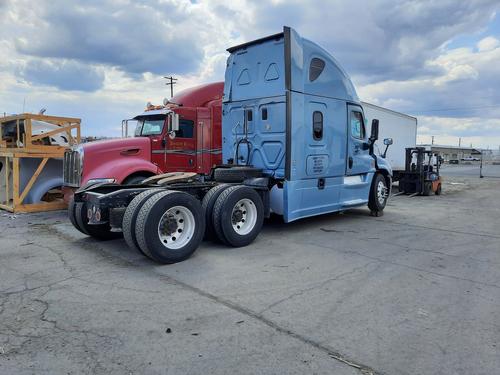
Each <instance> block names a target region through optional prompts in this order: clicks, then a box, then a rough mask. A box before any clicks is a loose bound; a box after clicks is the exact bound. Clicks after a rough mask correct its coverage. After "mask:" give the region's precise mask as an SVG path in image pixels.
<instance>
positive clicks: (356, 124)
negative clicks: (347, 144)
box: [351, 111, 365, 139]
mask: <svg viewBox="0 0 500 375" xmlns="http://www.w3.org/2000/svg"><path fill="white" fill-rule="evenodd" d="M351 135H352V136H353V137H354V138H359V139H365V124H364V122H363V114H362V113H361V112H357V111H353V112H352V113H351Z"/></svg>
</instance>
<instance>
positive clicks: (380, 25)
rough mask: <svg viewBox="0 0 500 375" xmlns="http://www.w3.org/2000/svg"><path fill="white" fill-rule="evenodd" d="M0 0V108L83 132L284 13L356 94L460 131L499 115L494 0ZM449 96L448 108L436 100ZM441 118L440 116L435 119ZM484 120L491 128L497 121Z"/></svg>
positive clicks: (220, 65)
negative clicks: (70, 119)
mask: <svg viewBox="0 0 500 375" xmlns="http://www.w3.org/2000/svg"><path fill="white" fill-rule="evenodd" d="M0 5H1V6H2V12H0V50H2V51H3V52H4V55H7V56H9V58H8V59H4V60H0V111H2V112H3V111H6V112H17V111H19V110H20V108H21V107H22V103H23V101H24V100H26V103H27V104H26V108H27V109H30V110H34V111H37V110H38V109H39V108H41V107H48V108H49V112H51V113H59V114H61V115H72V116H81V117H83V119H84V122H83V123H84V128H83V131H84V133H85V134H108V135H112V134H110V133H111V132H113V130H112V129H115V128H116V127H117V126H119V123H120V120H121V119H122V118H125V117H129V116H132V115H134V113H136V112H138V111H140V110H142V109H143V106H144V103H146V102H147V101H152V102H156V103H159V102H160V101H161V100H162V98H163V97H164V96H167V95H168V90H167V88H166V86H165V80H164V79H163V78H162V76H163V75H166V74H174V75H175V76H176V77H178V78H179V85H178V86H177V87H176V89H177V90H180V89H182V88H186V87H190V86H193V85H196V84H199V83H204V82H208V81H214V80H222V79H223V73H224V69H225V60H226V57H227V53H226V52H225V49H226V48H228V47H230V46H232V45H235V44H239V43H242V42H245V41H248V40H251V39H255V38H258V37H262V36H265V35H268V34H271V33H276V32H278V31H280V30H281V28H282V26H283V25H289V26H292V27H295V28H296V29H297V31H298V32H299V33H301V34H302V35H303V36H305V37H307V38H310V39H312V40H314V41H316V42H318V43H319V44H321V45H322V46H324V47H325V48H326V49H327V50H329V51H331V52H332V54H333V55H334V56H335V57H336V58H337V59H338V60H339V61H340V62H341V63H342V65H344V67H345V68H346V70H347V71H348V72H349V73H350V74H351V76H352V77H353V79H354V82H355V84H356V86H357V88H358V91H359V93H360V97H361V98H362V99H363V100H366V101H370V102H374V103H376V104H379V105H383V106H387V107H389V108H392V109H395V110H400V111H403V112H410V113H413V114H417V115H418V116H419V117H421V119H422V120H421V123H422V124H425V126H423V127H422V128H421V129H423V130H425V129H427V128H428V129H429V133H430V132H433V133H435V134H434V135H436V136H437V135H438V133H440V134H441V133H442V134H445V133H446V134H448V133H449V136H450V137H454V136H455V135H458V134H463V136H464V137H466V136H468V135H467V134H466V133H467V131H469V130H470V129H469V128H467V129H469V130H467V129H464V128H462V127H460V126H459V125H460V124H461V123H463V122H464V121H463V119H466V121H465V123H467V124H469V125H467V126H469V127H470V128H471V129H474V127H475V126H477V127H479V128H481V127H482V126H483V125H482V124H483V123H482V122H478V121H475V120H474V121H473V120H469V119H476V118H477V119H486V120H489V119H491V118H500V109H498V107H497V108H495V105H496V103H498V102H500V93H499V92H498V89H497V88H498V87H499V85H500V64H498V61H500V45H499V40H498V35H497V36H495V35H493V34H492V35H486V34H485V30H486V29H487V26H488V23H489V22H490V20H491V18H492V17H493V16H494V15H495V11H498V10H499V9H500V4H499V3H498V1H497V0H471V1H467V2H456V1H455V0H443V1H439V2H428V1H410V0H405V1H389V0H374V1H371V2H365V1H361V0H353V1H350V2H346V1H341V0H332V1H330V2H324V1H319V0H311V1H308V2H307V3H304V2H303V1H300V0H289V1H282V0H273V1H270V2H254V1H250V0H234V1H231V2H227V1H225V0H210V1H209V0H200V1H197V2H196V1H193V2H191V1H188V0H150V1H140V2H137V1H131V0H103V1H101V0H87V1H77V2H75V3H73V5H72V6H67V3H66V2H65V1H62V0H54V1H48V0H40V1H37V2H32V1H28V0H7V1H5V0H4V1H1V0H0ZM481 33H482V34H481ZM479 34H480V35H481V38H482V39H481V40H479V41H477V43H476V44H475V45H472V44H471V45H469V46H466V47H465V48H455V49H451V50H450V48H449V47H447V45H448V42H449V41H450V40H452V39H454V38H456V37H457V36H459V35H469V36H471V35H473V36H474V35H479ZM478 38H479V37H478ZM68 64H69V65H68ZM64 67H66V69H64ZM57 69H59V70H62V71H64V72H65V74H66V75H59V74H57V72H58V70H57ZM42 73H43V74H42ZM82 75H83V76H87V77H90V78H93V80H94V81H92V79H90V80H89V82H87V85H86V86H85V85H84V87H83V89H86V90H87V91H88V92H82V91H72V90H75V89H78V90H82V87H81V82H79V79H78V78H79V77H78V76H82ZM99 80H100V83H98V81H99ZM92 82H93V84H89V83H92ZM79 84H80V85H79ZM79 86H80V87H79ZM57 87H58V88H57ZM91 90H94V91H93V92H90V91H91ZM447 108H448V109H449V108H451V109H453V108H458V110H453V111H442V110H443V109H447ZM429 116H432V117H429ZM443 116H445V117H443ZM427 118H432V119H433V120H432V121H430V120H429V121H427V120H424V119H427ZM440 118H446V119H447V120H446V121H437V120H435V119H440ZM433 124H437V125H433ZM454 124H455V125H456V126H455V125H454ZM490 131H491V132H498V133H497V134H500V130H498V129H497V128H496V127H492V128H491V129H490ZM464 132H465V133H464ZM424 133H425V132H424ZM424 133H423V134H424ZM115 135H117V134H115ZM424 135H425V134H424ZM447 136H448V135H447ZM471 136H472V135H471ZM473 137H479V138H481V137H483V138H482V139H484V140H485V141H489V138H487V137H486V136H485V135H473Z"/></svg>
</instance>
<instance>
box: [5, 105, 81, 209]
mask: <svg viewBox="0 0 500 375" xmlns="http://www.w3.org/2000/svg"><path fill="white" fill-rule="evenodd" d="M37 121H42V122H44V123H48V124H50V125H51V127H53V129H52V130H50V131H47V132H44V133H41V134H35V133H34V131H33V126H32V125H33V123H35V124H38V123H37ZM54 137H58V138H59V139H64V140H66V141H67V145H66V144H65V145H64V146H61V145H58V144H51V143H53V142H51V141H50V140H51V139H54ZM63 137H64V138H63ZM78 143H80V119H77V118H69V117H57V116H45V115H35V114H30V113H23V114H21V115H16V116H8V117H2V118H0V163H1V164H2V166H1V167H2V168H1V169H0V209H4V210H7V211H10V212H40V211H51V210H59V209H64V208H65V207H66V204H65V203H64V201H63V199H62V194H61V193H60V192H57V191H49V192H48V193H47V194H45V195H44V198H43V200H42V201H40V202H30V203H26V202H25V200H26V197H27V196H28V195H29V193H30V191H31V190H32V189H33V188H34V186H35V185H36V184H37V183H39V182H42V181H41V180H42V179H44V177H45V176H44V172H45V171H46V170H47V167H46V166H47V165H50V166H52V165H53V164H54V163H56V161H57V163H59V162H60V163H61V169H60V176H61V179H62V173H63V169H62V159H63V157H64V152H65V150H66V148H67V147H66V146H74V145H76V144H78ZM34 164H36V168H33V170H29V171H28V170H23V166H26V165H30V166H33V165H34ZM27 173H30V176H29V179H27V177H26V176H27ZM31 173H32V175H31ZM52 174H53V168H52ZM21 177H23V178H21ZM23 180H24V183H23Z"/></svg>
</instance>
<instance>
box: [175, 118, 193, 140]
mask: <svg viewBox="0 0 500 375" xmlns="http://www.w3.org/2000/svg"><path fill="white" fill-rule="evenodd" d="M193 133H194V121H192V120H185V119H180V120H179V130H177V131H176V132H175V136H176V138H177V137H178V138H193Z"/></svg>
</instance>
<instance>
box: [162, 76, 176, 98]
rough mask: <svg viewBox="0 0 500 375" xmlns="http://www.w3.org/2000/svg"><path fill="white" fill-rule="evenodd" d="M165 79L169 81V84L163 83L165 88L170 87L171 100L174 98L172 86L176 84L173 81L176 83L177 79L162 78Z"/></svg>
mask: <svg viewBox="0 0 500 375" xmlns="http://www.w3.org/2000/svg"><path fill="white" fill-rule="evenodd" d="M163 78H165V79H166V80H167V81H170V82H167V83H165V84H166V85H167V86H170V97H171V98H172V97H173V96H174V85H175V84H176V83H177V82H175V81H177V78H174V77H172V76H170V77H163Z"/></svg>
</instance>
